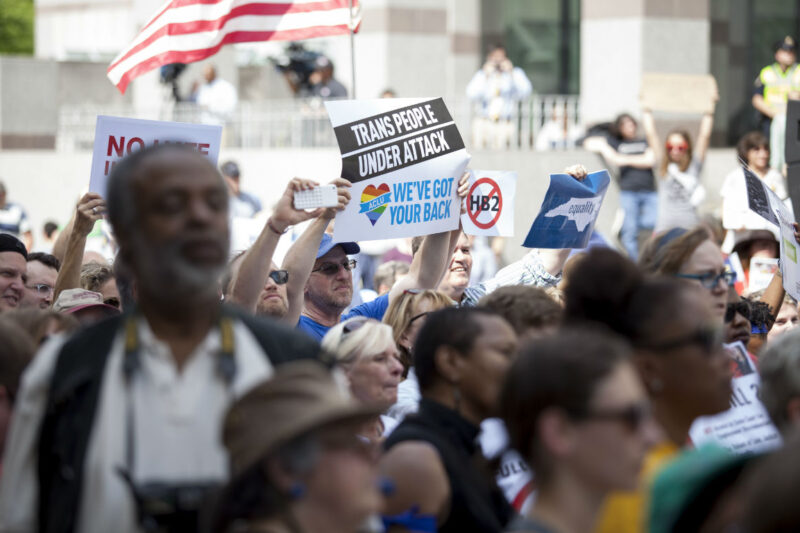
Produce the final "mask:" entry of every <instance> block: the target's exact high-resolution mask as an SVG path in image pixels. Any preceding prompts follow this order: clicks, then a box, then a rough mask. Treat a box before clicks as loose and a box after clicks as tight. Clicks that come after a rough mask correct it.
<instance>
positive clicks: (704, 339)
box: [636, 328, 723, 354]
mask: <svg viewBox="0 0 800 533" xmlns="http://www.w3.org/2000/svg"><path fill="white" fill-rule="evenodd" d="M722 339H723V334H722V330H721V329H717V328H703V329H698V330H696V331H694V332H692V333H690V334H689V335H686V336H685V337H679V338H677V339H673V340H668V341H664V342H659V343H646V342H645V343H642V342H638V343H636V346H637V347H639V348H646V349H648V350H655V351H668V350H674V349H676V348H682V347H683V346H687V345H689V344H696V345H698V346H700V347H701V348H702V349H703V350H704V351H705V352H706V353H708V354H712V353H714V351H715V350H716V349H717V348H718V347H720V346H722Z"/></svg>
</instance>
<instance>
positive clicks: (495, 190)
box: [461, 170, 517, 237]
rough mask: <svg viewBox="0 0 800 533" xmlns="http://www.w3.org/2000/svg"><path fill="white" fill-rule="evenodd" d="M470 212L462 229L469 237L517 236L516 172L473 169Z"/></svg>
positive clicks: (469, 196)
mask: <svg viewBox="0 0 800 533" xmlns="http://www.w3.org/2000/svg"><path fill="white" fill-rule="evenodd" d="M469 184H470V188H469V194H467V198H466V202H467V212H466V213H464V214H463V215H461V226H462V227H463V228H464V233H466V234H467V235H490V236H500V237H513V236H514V196H515V193H516V188H517V173H516V172H505V171H502V170H471V171H470V176H469Z"/></svg>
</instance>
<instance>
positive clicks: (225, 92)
mask: <svg viewBox="0 0 800 533" xmlns="http://www.w3.org/2000/svg"><path fill="white" fill-rule="evenodd" d="M238 102H239V97H238V96H237V94H236V88H235V87H234V86H233V85H231V84H230V82H227V81H225V80H223V79H221V78H215V79H214V81H212V82H211V83H206V84H204V85H201V86H200V88H199V89H198V90H197V105H199V106H200V109H201V110H202V111H201V113H200V122H202V123H203V124H214V125H217V126H224V125H225V123H226V122H228V121H229V120H231V118H232V116H233V111H234V110H235V109H236V104H237V103H238Z"/></svg>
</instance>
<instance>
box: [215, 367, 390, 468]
mask: <svg viewBox="0 0 800 533" xmlns="http://www.w3.org/2000/svg"><path fill="white" fill-rule="evenodd" d="M380 413H381V409H380V408H378V407H375V406H370V405H365V404H361V403H357V402H356V401H355V400H353V399H352V398H350V397H349V396H347V394H346V393H345V392H344V391H343V390H342V389H341V387H340V386H339V385H338V384H337V383H336V381H335V380H334V379H333V376H332V375H331V373H330V372H329V371H328V370H327V369H326V368H325V367H324V366H323V365H322V364H320V363H318V362H315V361H310V360H307V361H297V362H292V363H287V364H284V365H282V366H280V367H279V368H278V369H277V370H276V371H275V375H274V376H273V377H272V378H271V379H269V380H268V381H266V382H264V383H262V384H261V385H258V386H256V387H255V388H254V389H252V390H251V391H250V392H248V393H247V394H245V395H244V396H242V397H241V398H239V399H238V400H237V401H236V402H234V404H233V405H232V406H231V408H230V409H229V410H228V414H227V416H226V417H225V424H224V427H223V434H222V440H223V443H224V445H225V447H226V448H227V449H228V453H229V456H230V461H231V477H232V478H235V477H237V476H238V475H240V474H241V473H242V472H244V471H246V470H247V469H249V468H250V467H251V466H253V465H254V464H256V463H257V462H258V461H259V460H260V459H261V458H262V457H264V456H265V455H266V454H268V453H270V452H272V451H274V450H275V449H277V448H278V447H279V446H280V445H281V444H284V443H286V442H288V441H290V440H292V439H293V438H295V437H299V436H301V435H303V434H304V433H307V432H308V431H311V430H313V429H317V428H320V427H322V426H327V425H330V424H333V423H347V422H360V421H363V422H367V421H368V420H370V419H371V418H374V417H376V416H378V415H379V414H380Z"/></svg>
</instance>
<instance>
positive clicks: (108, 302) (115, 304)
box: [103, 298, 120, 309]
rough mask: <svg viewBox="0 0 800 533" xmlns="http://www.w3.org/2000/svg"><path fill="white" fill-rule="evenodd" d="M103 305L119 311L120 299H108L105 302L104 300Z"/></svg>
mask: <svg viewBox="0 0 800 533" xmlns="http://www.w3.org/2000/svg"><path fill="white" fill-rule="evenodd" d="M103 303H104V304H106V305H110V306H111V307H116V308H117V309H119V306H120V303H119V298H106V299H105V300H103Z"/></svg>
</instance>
